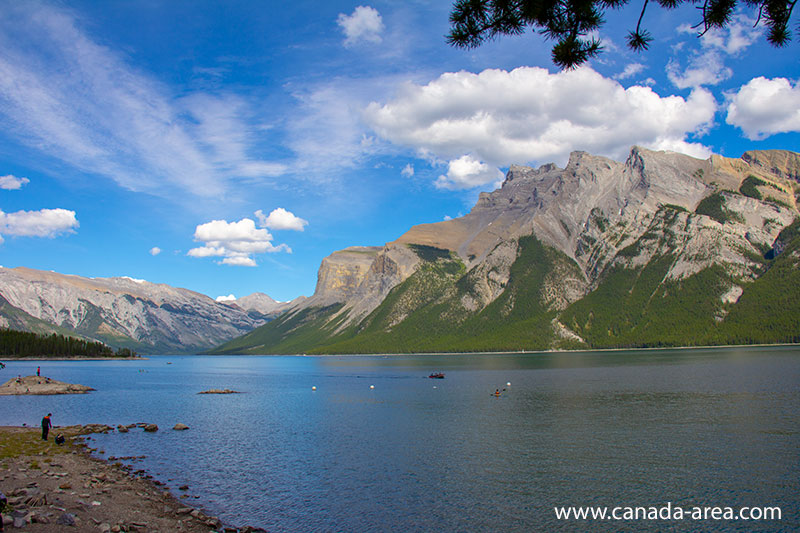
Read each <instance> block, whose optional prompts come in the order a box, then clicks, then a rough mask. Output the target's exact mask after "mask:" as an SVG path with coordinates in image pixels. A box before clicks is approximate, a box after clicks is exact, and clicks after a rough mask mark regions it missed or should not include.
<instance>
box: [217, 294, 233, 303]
mask: <svg viewBox="0 0 800 533" xmlns="http://www.w3.org/2000/svg"><path fill="white" fill-rule="evenodd" d="M235 299H236V296H234V295H233V294H229V295H227V296H217V298H216V300H217V301H218V302H232V301H234V300H235Z"/></svg>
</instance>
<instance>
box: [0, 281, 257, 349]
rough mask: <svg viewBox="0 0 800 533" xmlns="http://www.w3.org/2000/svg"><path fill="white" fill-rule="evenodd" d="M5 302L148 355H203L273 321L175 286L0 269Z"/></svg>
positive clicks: (46, 321)
mask: <svg viewBox="0 0 800 533" xmlns="http://www.w3.org/2000/svg"><path fill="white" fill-rule="evenodd" d="M0 296H2V298H3V299H4V300H5V301H6V302H7V303H8V304H10V305H11V306H13V307H14V308H16V309H18V310H21V311H23V312H24V313H27V314H28V315H30V316H31V317H33V318H34V319H36V320H40V321H43V322H45V323H48V324H53V325H56V326H59V327H62V328H66V329H69V330H72V331H74V332H76V333H77V334H78V335H82V336H85V337H88V338H92V339H98V340H101V341H103V342H106V343H108V344H111V345H118V344H125V345H129V346H130V345H133V346H135V349H136V350H137V351H139V352H143V353H154V352H159V351H169V352H173V353H184V352H192V351H197V350H203V349H206V348H210V347H212V346H215V345H217V344H219V343H221V342H224V341H226V340H230V339H232V338H234V337H236V336H238V335H242V334H244V333H246V332H248V331H250V330H252V329H253V328H255V327H257V326H259V325H261V324H263V323H265V322H266V321H267V317H264V316H262V315H259V314H255V315H253V313H248V312H247V311H245V310H243V309H241V308H239V307H235V306H229V305H225V304H222V303H219V302H215V301H214V300H212V299H211V298H209V297H208V296H205V295H203V294H199V293H196V292H193V291H189V290H186V289H179V288H175V287H170V286H169V285H164V284H156V283H150V282H147V281H144V280H136V279H132V278H93V279H92V278H83V277H80V276H68V275H63V274H57V273H54V272H44V271H40V270H33V269H29V268H22V267H20V268H14V269H8V268H0Z"/></svg>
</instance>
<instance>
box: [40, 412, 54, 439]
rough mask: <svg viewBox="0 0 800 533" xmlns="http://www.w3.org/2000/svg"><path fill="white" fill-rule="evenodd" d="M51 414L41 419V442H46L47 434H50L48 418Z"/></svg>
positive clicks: (50, 425)
mask: <svg viewBox="0 0 800 533" xmlns="http://www.w3.org/2000/svg"><path fill="white" fill-rule="evenodd" d="M52 415H53V413H47V416H45V417H44V418H42V440H47V434H48V433H50V428H51V427H53V425H52V424H51V423H50V417H51V416H52Z"/></svg>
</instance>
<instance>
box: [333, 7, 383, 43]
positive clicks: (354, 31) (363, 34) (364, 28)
mask: <svg viewBox="0 0 800 533" xmlns="http://www.w3.org/2000/svg"><path fill="white" fill-rule="evenodd" d="M336 23H337V24H338V25H339V27H340V28H341V29H342V32H344V36H345V40H344V45H345V46H353V45H354V44H356V43H359V42H361V41H366V42H370V43H379V42H381V40H382V39H381V33H382V32H383V29H384V26H383V19H382V18H381V15H380V13H378V10H377V9H375V8H374V7H370V6H358V7H357V8H355V10H353V13H351V14H350V15H345V14H344V13H339V18H338V19H337V20H336Z"/></svg>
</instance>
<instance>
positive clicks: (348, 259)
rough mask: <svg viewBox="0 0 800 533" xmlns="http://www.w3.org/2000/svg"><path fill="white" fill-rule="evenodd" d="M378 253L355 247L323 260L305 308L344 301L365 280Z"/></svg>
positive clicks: (335, 253)
mask: <svg viewBox="0 0 800 533" xmlns="http://www.w3.org/2000/svg"><path fill="white" fill-rule="evenodd" d="M380 250H381V249H380V248H378V247H367V246H354V247H351V248H346V249H344V250H340V251H338V252H333V253H332V254H331V255H329V256H328V257H326V258H325V259H323V260H322V265H321V266H320V267H319V273H318V274H317V288H316V290H315V291H314V296H312V297H311V298H310V299H309V301H308V302H306V303H305V305H312V304H313V305H319V306H324V305H330V304H332V303H339V302H344V301H347V300H348V299H349V298H351V297H352V296H353V295H354V294H355V292H356V290H357V289H358V287H359V285H361V282H362V281H364V278H365V277H366V276H367V272H368V271H369V269H370V266H371V265H372V262H373V261H374V260H375V258H376V257H377V256H378V254H379V252H380ZM305 305H304V306H305Z"/></svg>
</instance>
